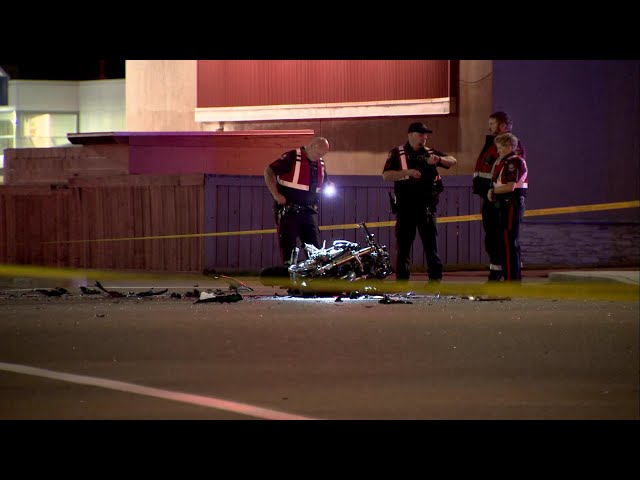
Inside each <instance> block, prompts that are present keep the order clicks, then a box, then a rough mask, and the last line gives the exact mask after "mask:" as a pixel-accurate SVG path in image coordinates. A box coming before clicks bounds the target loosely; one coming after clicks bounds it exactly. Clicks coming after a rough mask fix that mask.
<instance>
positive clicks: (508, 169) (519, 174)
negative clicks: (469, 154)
mask: <svg viewBox="0 0 640 480" xmlns="http://www.w3.org/2000/svg"><path fill="white" fill-rule="evenodd" d="M514 160H515V161H514ZM518 160H519V161H518ZM517 164H519V166H520V169H521V171H518V167H517V166H516V165H517ZM507 173H515V175H516V178H517V179H518V180H517V181H516V186H515V189H516V190H524V189H526V188H529V183H528V181H527V179H528V177H529V170H528V169H527V162H526V161H525V159H524V158H522V157H521V156H519V155H516V154H515V153H511V154H509V155H507V156H506V157H504V158H503V159H502V160H500V161H498V162H495V163H494V164H493V168H492V172H491V178H492V181H493V186H494V187H500V186H502V185H506V184H507V183H509V182H508V181H507V179H506V174H507Z"/></svg>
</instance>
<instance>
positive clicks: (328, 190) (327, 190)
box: [322, 182, 336, 197]
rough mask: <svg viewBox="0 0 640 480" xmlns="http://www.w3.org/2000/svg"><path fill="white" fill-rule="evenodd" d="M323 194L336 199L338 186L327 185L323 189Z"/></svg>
mask: <svg viewBox="0 0 640 480" xmlns="http://www.w3.org/2000/svg"><path fill="white" fill-rule="evenodd" d="M322 193H324V194H325V196H327V197H334V196H335V194H336V186H335V184H334V183H333V182H329V183H327V186H326V187H324V188H323V189H322Z"/></svg>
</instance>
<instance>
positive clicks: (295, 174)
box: [278, 148, 324, 192]
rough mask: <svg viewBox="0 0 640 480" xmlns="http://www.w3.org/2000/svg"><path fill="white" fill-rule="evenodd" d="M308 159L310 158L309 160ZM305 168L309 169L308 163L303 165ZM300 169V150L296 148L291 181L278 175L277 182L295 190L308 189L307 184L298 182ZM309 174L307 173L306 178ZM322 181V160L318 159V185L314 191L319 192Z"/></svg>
mask: <svg viewBox="0 0 640 480" xmlns="http://www.w3.org/2000/svg"><path fill="white" fill-rule="evenodd" d="M309 161H310V160H309ZM305 167H306V168H307V169H310V167H309V165H305ZM301 169H302V151H301V150H300V149H299V148H296V163H295V167H294V169H293V178H292V179H291V181H287V180H283V179H282V178H281V177H280V176H278V183H279V184H280V185H282V186H285V187H289V188H295V189H296V190H305V191H307V192H308V191H309V185H305V184H304V183H300V170H301ZM309 176H310V174H307V180H310V178H309ZM323 181H324V160H322V158H321V159H319V160H318V186H317V187H316V192H320V191H321V190H322V182H323Z"/></svg>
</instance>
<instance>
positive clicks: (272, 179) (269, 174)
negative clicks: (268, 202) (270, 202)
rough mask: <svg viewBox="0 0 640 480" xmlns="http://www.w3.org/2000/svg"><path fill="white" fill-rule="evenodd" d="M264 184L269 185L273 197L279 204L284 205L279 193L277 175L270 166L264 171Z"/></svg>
mask: <svg viewBox="0 0 640 480" xmlns="http://www.w3.org/2000/svg"><path fill="white" fill-rule="evenodd" d="M264 183H265V184H266V185H267V188H268V189H269V192H270V193H271V196H272V197H273V198H274V199H275V200H276V201H277V202H278V203H282V202H281V201H280V200H281V199H282V195H281V194H280V193H279V192H278V182H277V181H276V174H275V173H273V170H272V169H271V167H270V166H267V168H265V169H264Z"/></svg>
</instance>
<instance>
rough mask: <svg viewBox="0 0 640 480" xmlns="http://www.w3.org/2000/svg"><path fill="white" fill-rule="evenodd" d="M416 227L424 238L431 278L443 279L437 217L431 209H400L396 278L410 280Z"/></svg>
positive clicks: (398, 215) (397, 232)
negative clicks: (410, 264) (410, 265)
mask: <svg viewBox="0 0 640 480" xmlns="http://www.w3.org/2000/svg"><path fill="white" fill-rule="evenodd" d="M416 229H417V230H418V233H419V234H420V239H421V240H422V248H423V250H424V254H425V256H426V259H427V273H428V275H429V279H431V280H441V279H442V261H441V260H440V256H439V255H438V229H437V226H436V217H435V215H434V214H432V213H431V212H430V211H429V210H427V209H424V210H417V211H416V210H414V211H402V210H401V211H398V214H397V215H396V229H395V230H396V279H398V280H409V277H410V276H411V274H410V272H409V260H410V256H411V247H412V246H413V241H414V240H415V238H416Z"/></svg>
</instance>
